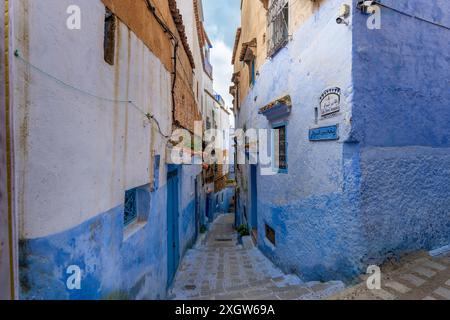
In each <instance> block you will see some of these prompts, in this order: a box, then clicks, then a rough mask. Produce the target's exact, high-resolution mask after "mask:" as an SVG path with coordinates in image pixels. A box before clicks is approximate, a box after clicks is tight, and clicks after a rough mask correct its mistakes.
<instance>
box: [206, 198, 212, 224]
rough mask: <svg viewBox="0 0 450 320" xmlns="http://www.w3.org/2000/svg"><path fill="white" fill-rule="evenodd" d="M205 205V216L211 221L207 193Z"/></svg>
mask: <svg viewBox="0 0 450 320" xmlns="http://www.w3.org/2000/svg"><path fill="white" fill-rule="evenodd" d="M205 206H206V209H205V212H206V217H207V218H208V221H211V208H210V196H209V194H207V195H206V204H205Z"/></svg>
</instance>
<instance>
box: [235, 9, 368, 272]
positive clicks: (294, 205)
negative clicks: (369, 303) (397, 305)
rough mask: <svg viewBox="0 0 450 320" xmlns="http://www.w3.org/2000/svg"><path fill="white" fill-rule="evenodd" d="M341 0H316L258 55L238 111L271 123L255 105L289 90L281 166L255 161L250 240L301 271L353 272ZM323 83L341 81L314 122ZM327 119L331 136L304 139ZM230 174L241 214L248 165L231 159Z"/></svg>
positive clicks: (347, 58) (347, 38) (249, 123)
mask: <svg viewBox="0 0 450 320" xmlns="http://www.w3.org/2000/svg"><path fill="white" fill-rule="evenodd" d="M344 2H347V3H350V1H344ZM341 3H342V1H332V0H330V1H326V2H325V3H324V4H322V5H321V7H320V10H317V11H316V12H315V13H314V14H313V15H312V16H311V17H310V18H309V19H308V20H306V21H305V22H304V23H303V24H302V25H301V26H300V27H299V28H298V29H297V30H296V31H295V32H294V33H293V36H292V40H291V41H290V42H289V44H288V45H287V46H286V47H285V48H283V49H282V50H280V51H279V52H278V53H277V54H276V55H275V56H274V57H273V58H272V59H271V60H266V62H265V63H264V64H263V65H262V66H261V68H260V70H259V71H260V76H259V77H257V79H256V83H255V86H254V88H253V89H252V90H251V91H250V92H249V94H248V96H247V97H246V98H245V100H244V102H243V103H242V108H241V111H240V113H239V123H238V127H241V128H243V127H246V128H247V129H250V128H263V129H271V128H272V124H271V123H269V122H268V120H267V119H266V118H265V117H263V116H262V115H259V114H258V110H259V109H260V108H261V107H263V106H265V105H267V104H268V103H270V102H272V101H274V100H275V99H277V98H279V97H280V96H284V95H287V94H288V95H290V96H291V99H292V104H293V107H292V113H291V114H290V115H289V117H288V118H287V119H286V121H287V139H288V141H287V142H288V166H289V167H288V173H287V174H278V175H272V176H267V175H261V165H260V166H259V168H258V177H257V189H258V203H257V206H258V208H257V211H258V245H259V247H260V249H261V250H262V251H263V252H264V253H265V254H266V255H267V256H269V257H271V258H272V260H274V261H275V262H277V263H278V264H279V265H280V266H281V267H282V268H283V269H285V270H286V271H288V272H296V273H298V274H300V275H301V276H303V277H304V278H305V279H314V280H322V279H323V280H329V279H333V278H335V276H336V274H337V273H339V272H343V273H347V275H351V274H354V273H356V272H357V271H356V270H355V264H356V263H355V261H354V255H355V254H356V255H357V252H358V251H359V250H360V249H359V248H358V244H357V243H358V240H357V238H358V236H360V232H359V226H358V223H357V222H356V221H355V220H354V215H355V206H357V201H355V202H353V201H352V200H353V199H349V197H350V194H349V192H348V191H347V190H346V188H347V186H348V184H349V183H350V181H349V180H350V179H351V177H352V176H351V175H352V174H353V172H350V175H349V174H348V173H347V171H346V170H347V168H346V165H347V162H348V165H352V164H351V163H352V159H346V157H345V155H344V143H345V141H346V138H347V133H348V131H349V130H350V118H351V103H352V94H353V88H352V78H351V58H352V56H351V46H352V34H351V30H350V29H349V28H348V27H346V26H339V25H337V24H336V22H335V20H336V13H337V12H338V8H339V6H340V5H341ZM330 87H340V88H341V89H342V104H341V111H340V112H339V114H337V115H335V117H332V118H328V119H321V120H319V123H318V124H315V110H314V108H315V107H318V106H319V101H320V100H319V98H320V95H321V94H322V93H323V91H324V90H325V89H327V88H330ZM334 124H338V125H339V131H340V136H341V139H340V140H339V141H324V142H310V141H309V139H308V131H309V129H310V128H314V127H317V126H327V125H334ZM344 164H345V165H344ZM236 174H237V176H240V177H241V178H240V179H239V180H240V181H241V183H240V208H239V211H240V212H241V213H243V212H244V210H245V212H246V213H247V216H248V221H249V219H250V212H251V201H250V194H251V192H252V190H251V185H250V170H249V167H247V166H239V170H238V172H237V173H236ZM244 206H245V209H244ZM266 224H267V225H268V226H270V227H271V228H273V229H274V230H275V232H276V242H277V243H276V246H273V245H271V244H270V243H269V241H268V240H267V239H266V235H265V225H266ZM349 232H350V234H352V237H349V236H348V234H349ZM355 237H356V240H355Z"/></svg>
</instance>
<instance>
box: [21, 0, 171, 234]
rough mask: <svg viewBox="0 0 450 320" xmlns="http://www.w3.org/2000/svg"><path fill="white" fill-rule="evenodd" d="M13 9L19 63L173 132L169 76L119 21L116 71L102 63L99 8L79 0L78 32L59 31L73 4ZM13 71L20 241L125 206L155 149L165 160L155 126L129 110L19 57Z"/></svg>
mask: <svg viewBox="0 0 450 320" xmlns="http://www.w3.org/2000/svg"><path fill="white" fill-rule="evenodd" d="M16 3H17V5H16V7H15V10H14V15H15V17H17V19H16V20H15V21H17V23H16V24H15V26H14V27H15V29H16V33H15V39H14V48H16V49H18V50H20V53H21V55H23V56H24V57H25V59H26V60H28V61H30V62H31V63H32V64H33V65H35V66H38V67H39V68H41V69H42V70H45V71H46V72H48V73H49V74H51V75H52V76H54V77H56V78H58V79H60V80H62V81H65V82H67V83H70V84H71V85H73V86H75V87H77V88H80V89H82V90H86V91H88V92H90V93H92V94H95V95H98V96H102V97H107V98H110V99H115V100H132V101H135V102H136V104H137V105H139V106H140V107H141V108H143V109H144V110H145V111H146V112H150V113H152V114H154V115H155V117H156V118H157V119H158V120H159V121H160V124H161V127H162V130H163V131H164V133H166V134H168V133H169V132H170V129H171V107H170V106H171V103H170V81H171V79H170V74H169V72H168V71H167V70H166V69H165V68H164V67H163V65H162V64H161V63H160V61H159V60H158V59H157V58H156V57H155V56H154V55H153V54H152V53H151V52H150V51H149V50H148V49H147V47H145V46H144V44H143V43H142V42H141V41H140V40H138V39H137V38H136V36H135V35H134V34H133V33H131V32H129V31H128V29H127V28H126V26H124V25H123V24H119V28H118V34H117V36H116V38H117V40H116V43H117V48H116V54H118V56H119V58H117V57H116V63H115V66H110V65H108V64H107V63H105V62H104V59H103V32H104V10H105V9H104V6H103V4H102V3H101V2H100V1H92V0H78V1H76V3H77V4H78V5H79V6H80V7H81V12H82V28H81V30H69V29H67V27H66V19H67V17H68V14H66V9H67V7H68V6H69V5H70V4H72V3H73V1H68V0H46V1H34V0H22V1H17V2H16ZM19 21H20V22H19ZM13 71H14V72H15V74H16V75H17V76H16V78H15V82H14V99H15V113H14V125H15V132H14V136H15V140H16V142H17V143H16V145H15V156H16V183H17V186H18V189H17V190H18V191H17V209H18V215H19V217H20V223H21V225H20V232H21V237H23V238H37V237H44V236H47V235H50V234H54V233H58V232H61V231H63V230H66V229H68V228H71V227H73V226H75V225H78V224H80V223H82V222H84V221H86V220H88V219H90V218H92V217H94V216H96V215H97V214H100V213H103V212H105V211H107V210H109V209H111V208H114V207H117V206H118V205H120V204H122V203H123V200H124V191H125V190H126V189H129V188H133V187H137V186H141V185H145V184H148V183H149V180H150V174H151V168H153V164H152V161H151V149H152V148H151V146H152V145H153V146H154V149H156V150H159V152H158V153H160V154H161V155H163V159H162V163H164V162H165V161H164V152H163V151H162V150H164V141H163V140H162V139H161V137H160V136H159V135H158V134H157V133H156V132H157V131H156V129H155V128H156V127H155V126H152V125H151V124H150V123H149V121H147V120H145V117H144V116H143V115H142V114H141V113H139V112H138V111H137V110H136V109H135V108H133V107H132V106H130V105H128V104H126V103H112V102H109V101H104V100H100V99H97V98H93V97H90V96H88V95H84V94H81V93H80V92H78V91H77V90H74V89H73V88H69V87H66V86H64V85H62V84H61V83H58V82H57V81H55V80H54V79H51V78H50V77H49V76H47V75H44V74H42V73H40V72H38V71H36V70H34V69H33V68H30V67H29V66H27V65H26V64H25V63H23V62H22V61H20V60H18V59H16V60H15V61H14V64H13ZM143 71H145V72H143ZM152 127H153V129H152ZM161 170H162V171H161V173H160V177H161V183H165V181H163V180H165V179H164V178H163V177H164V176H165V174H164V173H165V172H164V169H163V166H162V167H161Z"/></svg>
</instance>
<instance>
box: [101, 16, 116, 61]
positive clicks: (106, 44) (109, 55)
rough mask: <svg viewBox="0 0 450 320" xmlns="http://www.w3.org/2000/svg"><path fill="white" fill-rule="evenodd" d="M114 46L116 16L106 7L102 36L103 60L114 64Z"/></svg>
mask: <svg viewBox="0 0 450 320" xmlns="http://www.w3.org/2000/svg"><path fill="white" fill-rule="evenodd" d="M115 48H116V16H115V15H114V13H112V11H111V10H109V9H108V8H106V13H105V30H104V38H103V52H104V59H105V61H106V62H107V63H108V64H110V65H114V55H115Z"/></svg>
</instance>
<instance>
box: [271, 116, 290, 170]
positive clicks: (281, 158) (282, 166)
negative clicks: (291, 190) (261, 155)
mask: <svg viewBox="0 0 450 320" xmlns="http://www.w3.org/2000/svg"><path fill="white" fill-rule="evenodd" d="M273 137H274V139H273V140H274V141H273V148H274V159H273V160H274V168H275V169H276V171H277V172H278V173H287V169H288V166H287V129H286V125H285V124H282V125H277V126H274V133H273Z"/></svg>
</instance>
